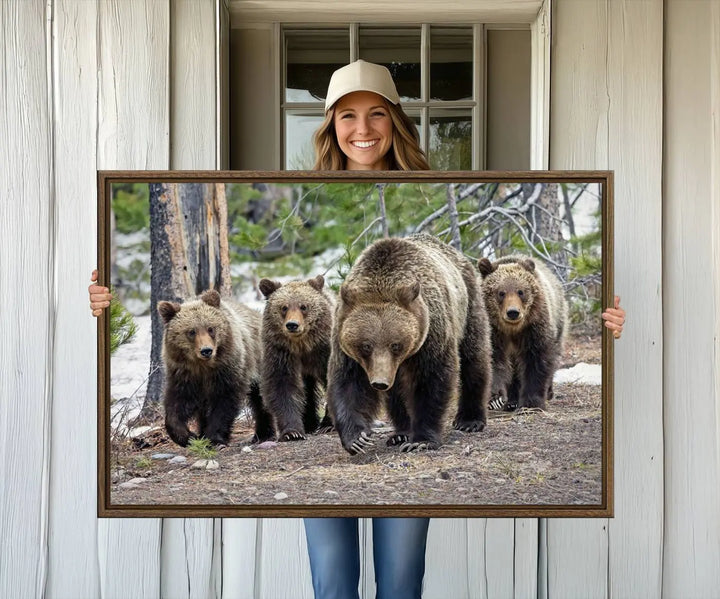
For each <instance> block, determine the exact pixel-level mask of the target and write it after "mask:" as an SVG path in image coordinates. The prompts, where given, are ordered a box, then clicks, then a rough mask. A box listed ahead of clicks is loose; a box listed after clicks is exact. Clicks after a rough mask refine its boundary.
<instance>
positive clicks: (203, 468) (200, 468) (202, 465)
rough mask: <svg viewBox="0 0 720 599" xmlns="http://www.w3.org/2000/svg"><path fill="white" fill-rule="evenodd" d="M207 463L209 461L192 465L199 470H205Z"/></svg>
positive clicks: (199, 461)
mask: <svg viewBox="0 0 720 599" xmlns="http://www.w3.org/2000/svg"><path fill="white" fill-rule="evenodd" d="M207 463H208V461H207V460H198V461H197V462H195V463H194V464H193V465H192V467H193V468H197V469H198V470H205V468H207Z"/></svg>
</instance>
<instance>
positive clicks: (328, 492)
mask: <svg viewBox="0 0 720 599" xmlns="http://www.w3.org/2000/svg"><path fill="white" fill-rule="evenodd" d="M325 494H326V495H339V493H338V492H337V491H330V490H327V491H325Z"/></svg>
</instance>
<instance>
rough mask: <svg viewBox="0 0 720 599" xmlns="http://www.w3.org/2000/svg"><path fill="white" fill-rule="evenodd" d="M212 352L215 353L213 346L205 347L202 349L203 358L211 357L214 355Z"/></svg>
mask: <svg viewBox="0 0 720 599" xmlns="http://www.w3.org/2000/svg"><path fill="white" fill-rule="evenodd" d="M212 353H213V350H212V347H203V348H202V349H201V350H200V355H201V356H202V357H203V358H209V357H210V356H212Z"/></svg>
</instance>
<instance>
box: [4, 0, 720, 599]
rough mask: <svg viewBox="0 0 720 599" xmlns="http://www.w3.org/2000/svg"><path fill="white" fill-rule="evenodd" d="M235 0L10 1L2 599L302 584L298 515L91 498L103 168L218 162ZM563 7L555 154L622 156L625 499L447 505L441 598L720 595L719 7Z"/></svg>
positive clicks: (436, 574) (274, 589) (366, 582)
mask: <svg viewBox="0 0 720 599" xmlns="http://www.w3.org/2000/svg"><path fill="white" fill-rule="evenodd" d="M226 10H227V9H226V7H225V3H224V2H223V1H222V0H131V1H127V0H112V1H111V0H103V1H102V2H97V3H95V2H87V1H83V0H2V1H0V64H2V69H3V70H2V73H1V74H0V77H1V78H0V119H1V120H0V169H2V172H1V174H2V176H1V177H0V297H1V298H2V302H1V303H0V330H2V332H3V342H2V343H0V595H2V596H3V597H11V598H15V597H18V598H25V597H41V596H47V597H58V598H78V597H88V598H95V597H103V598H114V597H118V598H125V597H147V598H153V599H154V598H159V597H167V598H175V597H178V598H186V597H187V598H189V597H198V598H213V599H214V598H218V599H220V598H222V599H225V598H234V597H237V598H242V599H252V598H259V599H278V598H283V597H287V598H288V599H290V598H292V599H296V598H298V597H303V598H309V597H311V594H312V593H311V588H310V580H309V569H308V563H307V557H306V548H305V540H304V534H303V529H302V523H301V521H299V520H274V519H224V520H221V519H215V520H212V519H164V520H158V519H136V520H133V519H127V520H98V519H97V518H96V517H95V513H96V461H95V447H96V432H95V430H96V408H95V406H96V403H95V401H96V400H95V398H96V383H95V373H94V368H93V364H94V363H95V350H94V347H95V339H96V328H95V327H96V323H95V321H94V319H92V318H91V317H90V315H89V310H88V306H87V292H86V288H87V285H88V284H89V281H88V280H87V277H88V274H89V273H90V271H91V270H92V268H93V267H94V266H95V264H96V258H95V248H96V182H95V170H96V169H98V168H100V169H167V168H174V169H183V168H202V169H213V168H217V167H218V166H220V161H221V160H222V154H223V150H222V148H219V147H218V144H217V140H218V130H219V129H220V128H221V127H222V122H223V121H224V119H225V118H226V117H225V115H223V114H222V113H220V112H219V108H218V105H219V98H218V95H217V94H218V91H217V89H218V85H217V72H218V64H217V58H216V57H217V55H218V53H217V50H216V43H217V32H218V31H221V32H222V27H227V14H226ZM219 20H220V21H221V22H222V23H223V25H222V26H220V27H219V26H218V25H217V23H218V22H219ZM552 28H553V47H552V54H551V119H550V139H551V146H550V147H551V152H550V166H551V167H552V168H578V169H592V168H598V169H606V168H607V169H613V170H615V183H616V187H615V264H616V268H615V288H616V290H617V291H618V292H619V293H620V295H621V296H622V298H623V306H624V307H625V308H626V309H627V310H628V312H629V315H630V316H629V320H628V326H627V329H626V333H625V335H624V336H623V339H622V340H621V341H620V342H618V343H617V344H616V352H615V514H616V516H615V518H613V519H593V520H575V519H548V520H537V519H515V520H513V519H487V520H484V519H477V520H464V519H459V520H433V521H432V523H431V527H430V537H429V543H428V554H427V575H426V583H425V593H424V597H425V598H426V599H432V598H438V599H439V598H444V599H446V598H452V599H455V598H468V599H470V598H485V597H488V598H492V597H500V598H505V597H518V598H520V597H541V598H544V597H550V598H555V597H568V598H577V597H661V596H662V597H667V598H674V597H718V596H719V595H718V593H719V591H718V589H720V566H719V564H720V499H718V497H719V495H720V399H719V398H720V116H719V115H720V3H718V2H717V1H716V0H693V1H687V0H666V1H665V2H663V0H585V1H583V2H580V1H578V0H556V2H555V5H554V8H553V15H552ZM366 528H367V527H364V529H363V530H364V537H365V538H364V543H365V547H369V546H370V538H369V537H370V531H369V530H366ZM366 556H367V557H366V558H364V569H363V572H365V574H364V575H363V580H362V585H363V589H364V596H365V597H372V591H373V587H374V584H373V581H372V574H371V573H372V568H371V562H372V553H371V552H369V551H366ZM365 562H367V563H365Z"/></svg>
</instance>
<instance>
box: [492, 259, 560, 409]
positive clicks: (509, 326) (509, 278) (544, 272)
mask: <svg viewBox="0 0 720 599" xmlns="http://www.w3.org/2000/svg"><path fill="white" fill-rule="evenodd" d="M478 268H479V270H480V273H481V274H482V276H483V292H484V295H485V305H486V306H487V310H488V314H489V317H490V325H491V327H492V346H493V395H494V396H498V397H502V398H504V399H505V400H506V403H505V407H506V409H509V410H512V409H515V408H517V407H538V408H544V407H545V401H546V399H550V397H552V378H553V375H554V374H555V370H556V369H557V365H558V362H559V360H560V356H561V355H562V351H563V343H564V338H565V327H566V323H567V303H566V301H565V297H564V294H563V290H562V285H561V284H560V281H559V280H558V278H557V277H556V276H555V275H553V274H552V273H551V272H550V271H549V269H548V268H547V267H546V266H545V265H544V264H542V263H540V262H535V261H533V260H532V259H530V258H528V257H527V256H520V255H513V256H507V257H504V258H501V259H500V260H498V261H497V262H490V260H488V259H487V258H481V259H480V260H479V261H478Z"/></svg>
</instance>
